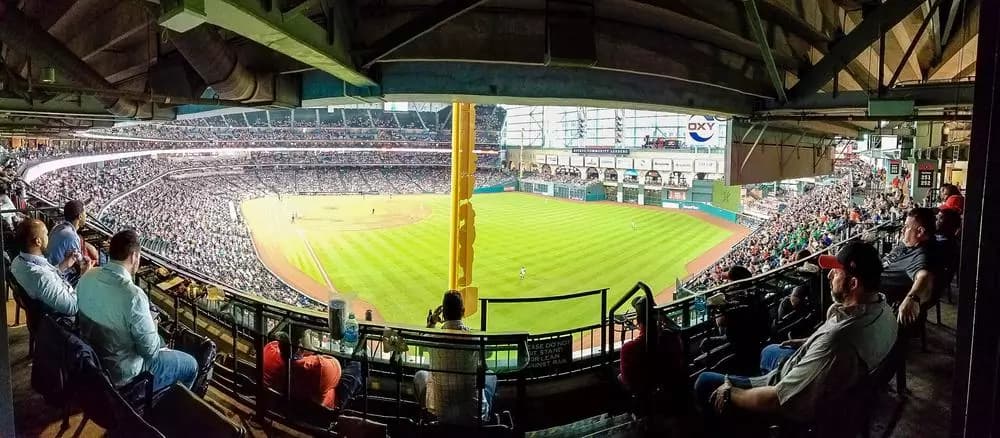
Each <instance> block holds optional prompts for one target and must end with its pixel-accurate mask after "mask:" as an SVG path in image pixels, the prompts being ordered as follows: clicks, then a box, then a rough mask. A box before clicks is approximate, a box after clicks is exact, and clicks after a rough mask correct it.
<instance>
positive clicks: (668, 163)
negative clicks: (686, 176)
mask: <svg viewBox="0 0 1000 438" xmlns="http://www.w3.org/2000/svg"><path fill="white" fill-rule="evenodd" d="M653 170H662V171H667V172H670V171H673V170H674V163H673V161H672V160H671V159H669V158H653Z"/></svg>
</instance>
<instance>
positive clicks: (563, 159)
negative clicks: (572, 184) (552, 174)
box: [559, 155, 569, 166]
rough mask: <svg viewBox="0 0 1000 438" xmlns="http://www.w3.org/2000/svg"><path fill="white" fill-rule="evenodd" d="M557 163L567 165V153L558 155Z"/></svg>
mask: <svg viewBox="0 0 1000 438" xmlns="http://www.w3.org/2000/svg"><path fill="white" fill-rule="evenodd" d="M559 165H560V166H569V155H560V156H559Z"/></svg>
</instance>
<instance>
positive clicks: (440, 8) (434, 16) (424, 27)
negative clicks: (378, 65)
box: [360, 0, 487, 68]
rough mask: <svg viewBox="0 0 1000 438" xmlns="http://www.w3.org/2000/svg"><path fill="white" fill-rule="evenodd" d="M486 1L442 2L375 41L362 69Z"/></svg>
mask: <svg viewBox="0 0 1000 438" xmlns="http://www.w3.org/2000/svg"><path fill="white" fill-rule="evenodd" d="M486 1H487V0H444V1H442V2H441V3H440V4H438V5H437V6H435V7H434V8H433V9H430V10H428V11H426V12H424V13H422V14H421V15H420V16H418V17H417V18H415V19H413V20H411V21H409V22H407V23H405V24H403V25H402V26H399V27H397V28H396V29H394V30H392V31H390V32H389V33H388V34H387V35H385V36H383V37H382V38H381V39H379V40H378V41H375V42H374V43H372V44H371V46H370V47H369V48H367V49H364V50H361V51H360V52H361V53H362V54H363V57H364V61H363V65H362V67H363V68H368V67H371V66H372V64H374V63H375V62H376V61H378V60H380V59H382V58H385V57H386V56H388V55H389V54H391V53H392V52H395V51H396V50H398V49H399V48H401V47H403V46H405V45H407V44H409V43H410V42H411V41H413V40H415V39H417V38H420V36H422V35H424V34H426V33H428V32H431V31H433V30H434V29H437V28H438V27H440V26H441V25H443V24H445V23H447V22H449V21H451V20H453V19H455V18H456V17H459V16H461V15H462V14H464V13H466V12H469V11H471V10H472V9H473V8H475V7H476V6H479V5H481V4H483V3H486Z"/></svg>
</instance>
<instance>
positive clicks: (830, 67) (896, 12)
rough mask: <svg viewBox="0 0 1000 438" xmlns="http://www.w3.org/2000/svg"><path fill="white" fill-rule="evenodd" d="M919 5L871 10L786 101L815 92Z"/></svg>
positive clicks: (912, 0) (905, 2) (908, 1)
mask: <svg viewBox="0 0 1000 438" xmlns="http://www.w3.org/2000/svg"><path fill="white" fill-rule="evenodd" d="M922 1H923V0H888V1H886V2H885V3H883V4H882V5H881V6H878V7H877V8H875V9H874V10H872V11H871V12H870V13H869V14H868V15H867V16H866V17H865V18H864V20H862V21H861V23H859V24H858V25H857V27H855V28H854V30H852V31H851V33H849V34H847V35H846V36H845V37H844V38H843V39H841V40H840V41H838V42H836V43H835V44H834V45H833V46H832V47H830V53H828V54H827V55H826V56H824V57H823V59H821V60H820V61H819V62H818V63H816V65H814V66H813V67H812V68H810V69H809V70H808V71H807V72H806V73H805V74H803V75H802V76H800V77H799V82H798V83H797V84H795V86H794V87H792V89H791V90H789V92H788V95H789V99H791V100H797V99H802V98H804V97H806V96H808V95H811V94H813V93H815V92H816V91H818V90H819V89H820V88H822V87H823V86H824V85H826V84H827V83H828V82H830V80H832V79H833V77H834V76H836V75H837V74H838V73H840V71H841V70H843V69H844V67H845V66H846V65H848V64H849V63H850V62H851V61H853V60H854V59H855V58H857V57H858V55H860V54H861V52H863V51H864V50H865V49H866V48H868V47H869V46H871V45H872V43H874V42H875V41H876V40H878V38H879V36H880V35H881V34H882V33H883V32H887V31H889V29H891V28H892V27H893V26H895V25H897V24H899V22H900V21H902V20H903V19H904V18H906V16H907V15H909V14H910V13H911V12H913V10H914V9H916V8H917V7H918V6H920V3H921V2H922Z"/></svg>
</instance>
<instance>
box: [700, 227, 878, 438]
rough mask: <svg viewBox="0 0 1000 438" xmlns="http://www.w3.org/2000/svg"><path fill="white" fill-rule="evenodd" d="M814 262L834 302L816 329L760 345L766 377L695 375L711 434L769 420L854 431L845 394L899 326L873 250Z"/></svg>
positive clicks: (851, 249)
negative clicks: (803, 336)
mask: <svg viewBox="0 0 1000 438" xmlns="http://www.w3.org/2000/svg"><path fill="white" fill-rule="evenodd" d="M819 264H820V266H821V267H823V268H826V269H831V271H830V274H829V275H828V276H827V277H828V278H829V280H830V288H831V295H832V296H833V300H834V302H835V303H834V304H833V305H832V306H831V307H830V309H829V310H828V311H827V319H826V322H824V323H823V325H821V326H820V327H819V328H818V329H817V330H816V332H814V333H813V334H812V335H811V336H809V338H808V339H798V340H789V341H785V342H784V343H782V344H781V345H769V346H767V347H766V348H764V351H763V352H762V353H761V364H760V365H761V371H763V372H765V374H764V375H763V376H760V377H740V376H726V375H722V374H718V373H713V372H705V373H702V374H701V375H700V376H698V380H697V381H696V382H695V395H696V397H697V398H698V402H699V403H700V404H701V407H702V410H703V411H704V413H705V415H706V419H707V421H706V425H707V426H708V427H709V428H710V429H713V430H709V432H710V435H712V434H718V435H719V436H736V435H733V433H735V431H740V430H742V431H744V432H745V431H746V428H747V427H748V426H749V427H753V426H754V425H758V426H764V425H765V424H764V423H762V420H763V421H764V422H766V421H767V420H769V419H773V416H777V417H780V418H783V419H785V420H790V421H795V422H817V423H820V424H821V428H820V429H821V430H823V432H824V435H826V433H827V432H831V431H833V430H834V429H839V428H841V427H856V426H857V424H856V422H854V421H851V420H850V418H854V417H851V416H850V415H851V414H853V413H851V412H847V411H849V410H850V408H851V407H854V406H857V403H856V402H852V401H851V400H848V399H847V398H849V396H848V390H849V389H851V388H852V387H853V386H854V385H856V384H858V382H860V381H861V380H862V379H863V378H864V377H865V376H866V375H867V374H868V373H869V372H870V371H871V370H872V369H874V368H875V367H877V366H879V364H881V363H882V361H883V360H885V358H886V356H888V354H889V351H890V350H891V349H892V345H893V343H894V342H895V341H896V331H897V325H896V321H895V317H894V316H893V312H892V308H890V307H889V305H888V304H887V303H886V299H885V297H884V296H882V295H881V294H879V293H878V292H877V291H878V287H879V280H880V275H881V273H882V264H881V261H880V260H879V256H878V251H877V250H876V249H875V248H874V247H873V246H871V245H869V244H866V243H861V242H852V243H849V244H847V245H845V246H844V248H843V249H841V250H840V252H839V253H837V255H836V256H827V255H825V256H821V257H820V258H819ZM761 414H764V415H761ZM844 414H847V416H844ZM831 415H832V416H837V417H836V418H831V417H829V416H831ZM720 416H721V421H717V420H720V418H719V417H720ZM841 432H846V431H841ZM828 436H846V435H842V434H838V433H836V432H834V433H832V434H830V435H828Z"/></svg>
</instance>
